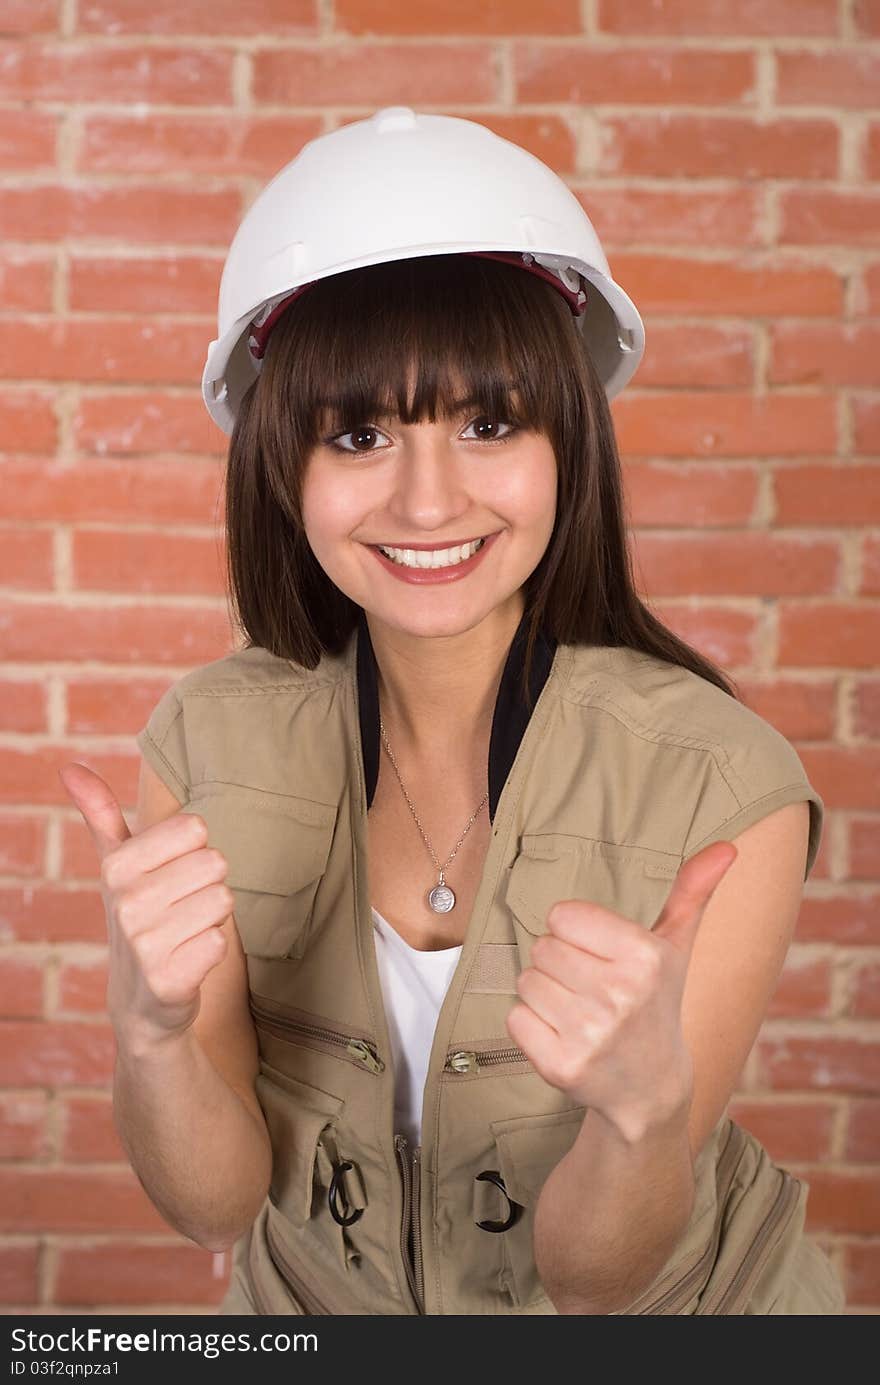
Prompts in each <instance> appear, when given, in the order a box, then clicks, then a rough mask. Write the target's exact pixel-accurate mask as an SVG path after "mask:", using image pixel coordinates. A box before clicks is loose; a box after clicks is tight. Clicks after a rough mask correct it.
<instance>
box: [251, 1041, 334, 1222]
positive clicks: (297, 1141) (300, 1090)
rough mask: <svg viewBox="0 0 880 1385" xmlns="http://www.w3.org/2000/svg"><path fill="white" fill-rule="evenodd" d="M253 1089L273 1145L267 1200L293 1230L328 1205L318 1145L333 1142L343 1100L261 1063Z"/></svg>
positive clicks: (319, 1146) (321, 1146) (327, 1213)
mask: <svg viewBox="0 0 880 1385" xmlns="http://www.w3.org/2000/svg"><path fill="white" fill-rule="evenodd" d="M254 1087H255V1090H256V1093H257V1098H258V1100H259V1102H260V1105H261V1107H262V1108H263V1114H264V1116H265V1118H266V1126H267V1128H268V1130H269V1137H270V1139H271V1141H272V1181H271V1183H270V1185H269V1198H270V1200H271V1201H272V1203H273V1204H274V1205H275V1206H276V1207H277V1208H278V1210H279V1212H282V1213H283V1214H284V1216H285V1217H286V1218H287V1219H288V1220H289V1221H290V1222H292V1223H293V1224H294V1226H303V1225H304V1224H305V1223H306V1222H307V1221H308V1220H309V1219H310V1218H311V1217H312V1216H313V1215H316V1214H317V1211H318V1210H319V1204H320V1202H321V1201H323V1202H324V1203H326V1201H327V1195H328V1192H329V1184H327V1185H326V1186H324V1185H323V1170H324V1168H325V1167H326V1165H325V1163H324V1161H322V1162H321V1163H320V1164H319V1161H318V1154H319V1151H321V1150H322V1149H323V1141H324V1140H326V1139H332V1134H333V1130H334V1127H335V1125H336V1122H337V1121H338V1120H339V1117H340V1115H341V1114H342V1110H343V1107H344V1106H345V1100H344V1098H343V1097H338V1096H333V1095H332V1093H330V1092H325V1091H323V1090H322V1089H321V1088H320V1087H313V1086H312V1085H311V1084H310V1083H308V1082H301V1081H300V1080H299V1078H296V1077H291V1076H290V1075H289V1074H288V1073H285V1072H280V1071H279V1070H278V1069H277V1068H274V1067H272V1066H271V1064H269V1063H267V1062H266V1061H265V1059H261V1060H260V1071H259V1073H258V1074H257V1077H256V1080H255V1083H254ZM324 1210H325V1212H326V1215H327V1217H328V1219H329V1217H330V1212H329V1210H328V1209H326V1208H325V1209H324Z"/></svg>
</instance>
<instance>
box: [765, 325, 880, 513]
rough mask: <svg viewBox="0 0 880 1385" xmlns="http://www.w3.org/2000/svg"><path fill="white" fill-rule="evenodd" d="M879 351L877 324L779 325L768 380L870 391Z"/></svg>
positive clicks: (772, 339) (775, 327)
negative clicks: (846, 386) (839, 386)
mask: <svg viewBox="0 0 880 1385" xmlns="http://www.w3.org/2000/svg"><path fill="white" fill-rule="evenodd" d="M878 352H880V325H877V324H874V323H842V322H840V323H838V322H834V323H825V322H823V323H817V322H812V323H804V322H798V323H793V322H785V323H777V324H774V325H773V326H772V327H771V329H770V362H769V366H768V371H767V379H768V381H769V383H770V384H774V385H863V386H865V387H867V388H870V387H871V386H873V385H876V384H877V383H878V382H880V377H878V374H877V355H878ZM876 474H877V475H878V476H880V470H878V471H877V473H876ZM878 497H880V490H878Z"/></svg>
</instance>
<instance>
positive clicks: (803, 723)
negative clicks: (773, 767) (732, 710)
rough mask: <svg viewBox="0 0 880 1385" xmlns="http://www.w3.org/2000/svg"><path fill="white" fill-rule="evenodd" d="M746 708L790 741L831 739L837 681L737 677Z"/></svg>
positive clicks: (777, 677) (780, 676)
mask: <svg viewBox="0 0 880 1385" xmlns="http://www.w3.org/2000/svg"><path fill="white" fill-rule="evenodd" d="M737 681H738V683H739V686H740V690H741V692H742V695H743V698H744V699H745V702H746V705H747V706H749V707H751V708H752V710H753V711H755V712H757V713H758V716H760V717H763V718H764V720H765V721H769V722H771V723H772V725H773V726H776V727H778V728H779V730H780V731H782V733H783V735H784V736H787V737H788V739H789V740H792V741H830V740H833V738H834V726H835V715H836V702H837V680H836V679H835V678H828V679H827V680H826V681H824V682H822V681H818V680H814V679H812V678H810V679H799V678H796V677H791V678H790V677H786V676H784V675H779V676H776V677H774V676H772V675H770V676H768V677H765V678H761V679H758V678H748V677H740V678H738V680H737Z"/></svg>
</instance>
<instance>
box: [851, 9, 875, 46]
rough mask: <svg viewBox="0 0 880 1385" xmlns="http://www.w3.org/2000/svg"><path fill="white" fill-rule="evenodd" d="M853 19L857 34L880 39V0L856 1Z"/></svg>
mask: <svg viewBox="0 0 880 1385" xmlns="http://www.w3.org/2000/svg"><path fill="white" fill-rule="evenodd" d="M852 19H853V24H854V25H855V27H856V32H857V33H860V34H864V35H865V37H866V38H877V37H880V0H855V4H854V6H853V13H852Z"/></svg>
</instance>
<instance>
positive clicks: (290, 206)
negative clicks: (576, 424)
mask: <svg viewBox="0 0 880 1385" xmlns="http://www.w3.org/2000/svg"><path fill="white" fill-rule="evenodd" d="M439 254H471V255H485V256H487V257H488V258H492V259H494V258H499V259H505V260H510V261H512V262H515V263H519V264H521V267H522V268H524V269H530V270H532V271H533V272H535V273H538V274H541V275H542V276H543V277H545V278H547V279H548V280H549V281H550V282H552V283H553V286H554V287H555V288H558V289H559V291H560V292H561V293H563V294H564V295H565V297H566V299H567V300H568V302H569V305H570V306H571V309H572V313H573V314H574V317H575V322H576V325H577V327H578V328H579V330H580V331H581V332H582V334H583V339H584V344H585V346H586V348H587V349H588V351H589V353H590V356H591V358H592V360H593V362H594V363H595V366H596V369H597V371H598V373H599V376H600V378H601V380H602V383H603V385H604V387H605V392H606V395H607V396H608V398H609V399H612V398H613V397H614V395H616V394H619V393H620V391H621V390H622V389H623V387H624V386H625V385H626V384H627V383H628V382H629V380H630V379H631V378H632V376H633V374H634V373H635V370H636V368H637V366H638V364H639V361H640V360H641V358H642V354H643V352H644V346H645V329H644V325H643V323H642V319H641V317H640V316H639V313H638V311H637V310H636V307H635V305H634V303H633V302H632V300H631V299H630V298H629V297H628V296H627V295H626V294H625V293H624V291H623V289H622V288H620V286H619V285H618V284H616V283H615V282H614V280H613V278H612V277H611V271H610V269H609V267H608V261H607V259H606V258H605V254H604V252H603V250H602V246H601V244H600V242H599V238H598V236H597V235H596V232H595V230H594V229H593V225H592V223H591V221H590V219H589V217H588V216H587V214H586V212H585V211H584V209H583V207H582V206H581V204H580V203H579V202H578V200H577V198H576V197H575V195H574V193H573V192H571V190H570V189H569V188H568V187H567V186H566V184H565V183H564V182H563V181H562V179H561V178H560V177H559V176H558V175H557V174H556V173H554V172H553V170H552V169H550V168H548V167H547V165H546V164H544V163H542V162H541V160H540V159H538V158H536V157H535V155H534V154H530V153H529V152H528V151H527V150H525V149H521V148H520V147H519V145H516V144H512V143H511V142H510V140H506V139H502V138H501V137H500V136H499V135H496V134H495V133H494V132H493V131H491V130H489V129H487V128H486V126H485V125H479V124H478V123H477V122H476V121H473V120H462V119H459V118H458V117H456V116H447V115H425V114H421V113H417V112H416V111H414V110H412V109H411V108H410V107H409V106H386V107H385V108H384V109H382V110H379V111H377V112H376V113H375V115H372V116H370V117H369V118H368V119H366V120H357V121H353V122H352V123H351V124H349V125H343V126H341V127H340V128H339V129H337V130H333V131H331V132H330V133H329V134H326V135H320V136H318V138H317V139H313V140H310V141H309V143H308V144H306V145H304V146H303V148H302V149H301V150H300V152H299V154H298V155H297V156H296V158H295V159H293V160H292V161H291V162H290V163H289V164H286V165H285V166H284V168H282V169H281V170H280V172H279V173H277V174H276V175H275V177H274V178H273V179H272V181H271V182H270V183H267V185H266V186H265V187H264V188H263V189H262V191H261V192H260V193H258V195H257V197H256V198H255V199H254V201H253V203H252V204H251V206H250V208H249V209H248V211H247V212H246V214H245V216H244V219H243V221H242V222H241V225H240V226H239V228H238V230H237V231H236V233H235V236H234V237H233V240H232V244H231V245H230V247H229V253H228V254H227V257H226V263H225V265H224V267H223V274H222V277H221V280H220V297H219V305H218V312H217V339H216V340H215V341H212V342H211V344H210V346H209V348H208V358H207V361H206V363H205V369H204V372H203V375H202V396H203V398H204V401H205V404H206V406H207V409H208V412H209V414H210V415H211V417H212V418H213V419H214V420H215V422H216V423H218V424H219V426H220V427H221V428H222V429H223V431H224V432H225V433H227V434H231V433H232V429H233V426H234V423H235V417H236V413H237V411H238V406H239V404H240V403H241V400H242V397H243V396H244V394H245V393H246V391H247V390H248V388H249V387H250V386H251V385H252V384H253V382H254V380H256V378H257V376H258V375H259V372H260V369H261V366H262V354H263V350H264V349H265V340H266V336H267V334H268V331H269V330H270V329H271V327H272V325H273V322H274V320H275V318H276V317H277V315H278V314H279V313H280V312H282V311H284V308H285V307H286V306H287V303H286V302H285V300H289V301H292V299H293V297H294V296H295V295H294V290H299V291H304V290H305V289H306V288H307V287H309V286H310V285H311V284H313V283H316V282H317V281H318V280H320V279H324V278H327V276H328V275H331V274H340V273H342V272H344V271H346V270H351V269H360V268H362V267H363V266H366V265H375V264H385V263H387V262H389V261H391V260H404V259H412V258H416V257H418V256H421V255H439ZM270 319H271V320H270Z"/></svg>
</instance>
